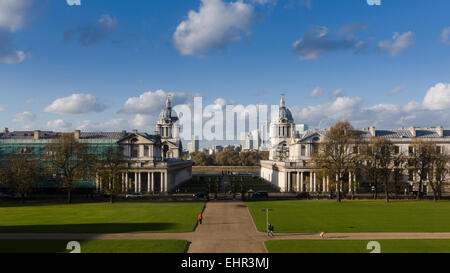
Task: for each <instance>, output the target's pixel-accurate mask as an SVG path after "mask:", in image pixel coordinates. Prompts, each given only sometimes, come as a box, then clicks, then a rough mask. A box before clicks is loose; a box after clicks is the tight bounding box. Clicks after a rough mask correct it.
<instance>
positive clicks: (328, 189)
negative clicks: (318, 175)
mask: <svg viewBox="0 0 450 273" xmlns="http://www.w3.org/2000/svg"><path fill="white" fill-rule="evenodd" d="M327 192H330V177H329V176H327Z"/></svg>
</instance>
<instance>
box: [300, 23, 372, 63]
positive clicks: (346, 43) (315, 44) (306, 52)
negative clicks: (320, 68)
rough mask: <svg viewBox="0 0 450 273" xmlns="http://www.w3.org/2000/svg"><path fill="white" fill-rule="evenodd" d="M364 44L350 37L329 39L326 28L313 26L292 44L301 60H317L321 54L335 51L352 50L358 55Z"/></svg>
mask: <svg viewBox="0 0 450 273" xmlns="http://www.w3.org/2000/svg"><path fill="white" fill-rule="evenodd" d="M364 45H365V43H363V44H361V43H360V41H359V40H358V39H356V38H355V37H353V36H352V35H347V36H346V37H344V38H341V37H339V38H331V37H330V35H329V31H328V28H327V27H324V26H313V27H310V28H309V29H308V31H307V32H306V34H305V36H303V38H301V39H299V40H297V41H295V42H294V43H293V45H292V46H293V47H294V53H295V54H297V55H299V56H300V59H301V60H304V61H305V60H317V59H319V58H320V57H321V56H322V55H323V54H325V53H327V52H331V51H336V50H348V49H353V52H354V53H359V52H360V51H361V50H362V47H364Z"/></svg>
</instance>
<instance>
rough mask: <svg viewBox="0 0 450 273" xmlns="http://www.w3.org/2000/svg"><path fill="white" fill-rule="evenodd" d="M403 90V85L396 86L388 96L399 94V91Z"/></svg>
mask: <svg viewBox="0 0 450 273" xmlns="http://www.w3.org/2000/svg"><path fill="white" fill-rule="evenodd" d="M403 90H405V87H404V86H399V87H396V88H394V89H392V90H391V91H390V92H389V96H394V95H397V94H400V93H401V92H403Z"/></svg>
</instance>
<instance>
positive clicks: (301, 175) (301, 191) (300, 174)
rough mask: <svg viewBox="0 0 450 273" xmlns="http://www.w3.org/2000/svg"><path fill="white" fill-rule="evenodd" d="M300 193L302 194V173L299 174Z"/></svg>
mask: <svg viewBox="0 0 450 273" xmlns="http://www.w3.org/2000/svg"><path fill="white" fill-rule="evenodd" d="M300 192H303V172H300Z"/></svg>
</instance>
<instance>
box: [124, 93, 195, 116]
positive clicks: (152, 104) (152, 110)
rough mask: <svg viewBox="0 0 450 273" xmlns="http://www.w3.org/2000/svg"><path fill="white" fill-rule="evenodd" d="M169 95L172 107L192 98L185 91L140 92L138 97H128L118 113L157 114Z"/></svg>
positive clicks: (185, 102)
mask: <svg viewBox="0 0 450 273" xmlns="http://www.w3.org/2000/svg"><path fill="white" fill-rule="evenodd" d="M169 94H170V95H171V101H172V107H173V106H175V105H177V104H187V103H188V102H189V100H190V99H191V98H192V96H191V95H189V94H186V93H176V92H165V91H164V90H157V91H155V92H152V91H149V92H146V93H143V94H141V95H140V96H139V97H132V98H129V99H128V100H127V101H126V102H125V105H124V106H123V109H122V110H120V111H119V113H126V114H158V113H159V112H160V111H161V110H162V109H164V107H165V103H166V99H167V96H168V95H169Z"/></svg>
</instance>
